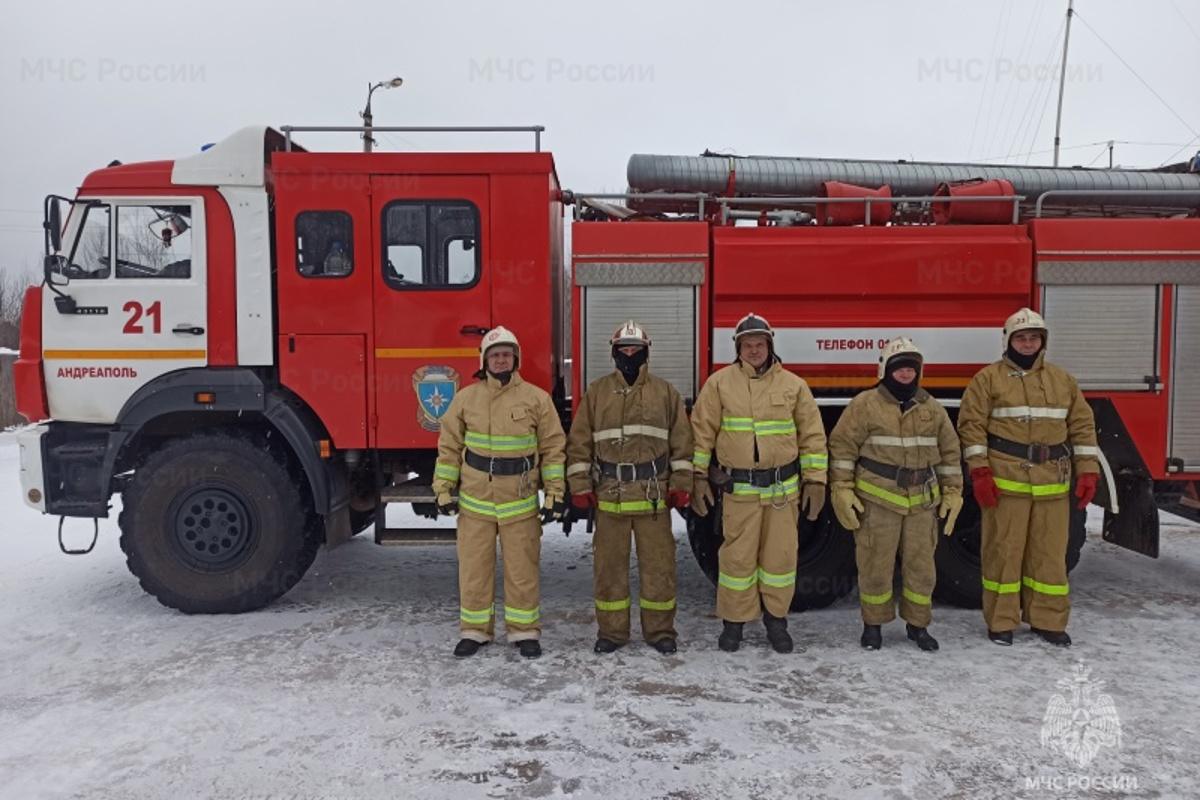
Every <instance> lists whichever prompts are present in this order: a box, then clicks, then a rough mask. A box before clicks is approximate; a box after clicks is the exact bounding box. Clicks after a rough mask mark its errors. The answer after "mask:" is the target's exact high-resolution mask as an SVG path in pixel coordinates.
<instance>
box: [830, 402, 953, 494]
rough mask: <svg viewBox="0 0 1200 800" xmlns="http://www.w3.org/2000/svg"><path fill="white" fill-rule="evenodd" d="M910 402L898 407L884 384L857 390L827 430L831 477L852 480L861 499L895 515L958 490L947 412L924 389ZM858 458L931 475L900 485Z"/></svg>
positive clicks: (838, 479)
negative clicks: (927, 477)
mask: <svg viewBox="0 0 1200 800" xmlns="http://www.w3.org/2000/svg"><path fill="white" fill-rule="evenodd" d="M913 401H914V402H913V403H912V405H910V406H909V407H908V408H907V409H905V410H903V411H901V409H900V403H899V401H898V400H896V398H895V397H894V396H893V395H892V393H891V392H889V391H888V390H887V389H886V388H885V387H883V386H878V387H876V388H875V389H873V390H869V391H865V392H861V393H859V394H858V395H856V396H855V397H854V399H853V400H851V401H850V404H849V405H847V406H846V410H845V411H843V412H842V416H841V417H840V418H839V419H838V421H837V424H836V425H835V426H834V427H833V431H832V432H831V433H830V434H829V470H830V473H829V477H830V480H831V481H833V482H834V483H839V482H844V483H847V484H849V483H853V484H854V488H855V492H856V493H857V494H858V496H859V497H860V498H862V499H863V500H865V501H868V502H871V503H876V504H878V505H882V506H884V507H886V508H888V509H890V510H892V511H895V512H898V513H900V514H912V513H917V512H919V511H922V510H924V509H929V508H933V507H935V506H936V505H937V503H938V500H939V498H940V496H941V494H942V493H943V492H950V493H954V494H961V493H962V485H963V476H962V467H961V466H960V463H959V445H958V435H957V434H955V432H954V424H953V423H952V422H950V415H949V414H947V413H946V409H944V408H942V405H941V403H939V402H938V401H936V400H934V399H933V398H932V397H930V395H929V393H928V392H926V391H925V390H924V389H917V392H916V394H915V395H913ZM862 458H869V459H871V460H873V461H877V462H879V463H881V464H890V465H891V466H895V467H905V468H907V469H913V470H920V469H928V470H931V471H932V474H931V475H930V479H929V480H928V481H925V482H922V483H920V484H917V485H915V486H914V485H909V482H908V481H905V482H904V483H905V485H900V484H899V483H897V481H896V479H895V478H886V477H884V476H882V475H879V474H878V473H876V472H873V471H871V470H870V469H868V468H867V467H865V466H864V465H863V464H862V463H861V462H860V459H862Z"/></svg>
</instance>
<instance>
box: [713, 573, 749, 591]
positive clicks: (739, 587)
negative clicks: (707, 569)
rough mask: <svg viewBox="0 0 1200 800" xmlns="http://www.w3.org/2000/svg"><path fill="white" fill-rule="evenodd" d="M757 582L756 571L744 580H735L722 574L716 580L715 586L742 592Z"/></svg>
mask: <svg viewBox="0 0 1200 800" xmlns="http://www.w3.org/2000/svg"><path fill="white" fill-rule="evenodd" d="M757 580H758V570H755V571H754V572H752V573H750V574H749V575H748V576H746V577H745V578H735V577H734V576H732V575H726V574H725V573H724V572H722V573H720V575H719V576H718V578H717V584H718V585H719V586H724V587H725V588H726V589H732V590H733V591H735V592H744V591H746V590H748V589H749V588H750V587H751V586H753V585H754V584H755V582H756V581H757Z"/></svg>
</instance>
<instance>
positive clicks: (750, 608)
mask: <svg viewBox="0 0 1200 800" xmlns="http://www.w3.org/2000/svg"><path fill="white" fill-rule="evenodd" d="M722 507H723V510H722V512H721V527H722V531H723V533H724V536H725V543H724V544H722V545H721V549H720V550H719V551H717V563H718V565H719V570H720V575H719V577H718V579H717V616H718V617H720V618H721V619H722V620H724V621H726V622H749V621H750V620H753V619H757V618H758V615H759V612H760V611H761V610H762V609H766V611H767V613H768V614H770V615H771V616H773V617H785V616H787V613H788V610H789V609H790V607H791V605H792V595H793V594H794V593H795V591H796V554H797V551H798V550H799V541H800V540H799V533H798V527H797V522H799V520H800V504H799V502H798V500H797V499H796V498H792V499H790V500H788V501H787V502H786V503H785V504H784V505H783V507H782V508H775V507H773V506H770V505H763V504H762V503H760V502H759V501H758V499H757V498H755V499H754V500H750V501H738V500H734V499H732V496H731V495H726V496H725V502H724V503H722Z"/></svg>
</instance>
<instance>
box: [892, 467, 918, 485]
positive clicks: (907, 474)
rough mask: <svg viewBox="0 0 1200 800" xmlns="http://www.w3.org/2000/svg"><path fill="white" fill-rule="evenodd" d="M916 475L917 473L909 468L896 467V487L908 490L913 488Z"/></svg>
mask: <svg viewBox="0 0 1200 800" xmlns="http://www.w3.org/2000/svg"><path fill="white" fill-rule="evenodd" d="M914 474H915V472H914V471H913V470H912V469H910V468H908V467H896V485H898V486H903V487H905V488H906V489H907V488H908V487H910V486H912V485H913V475H914Z"/></svg>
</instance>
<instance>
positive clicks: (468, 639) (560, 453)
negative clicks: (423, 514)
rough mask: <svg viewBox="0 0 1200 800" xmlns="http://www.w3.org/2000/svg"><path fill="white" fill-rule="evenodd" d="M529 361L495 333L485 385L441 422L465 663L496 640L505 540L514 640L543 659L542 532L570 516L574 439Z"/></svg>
mask: <svg viewBox="0 0 1200 800" xmlns="http://www.w3.org/2000/svg"><path fill="white" fill-rule="evenodd" d="M520 363H521V348H520V345H519V344H518V342H517V337H516V336H514V335H513V334H512V332H511V331H509V330H508V329H506V328H503V327H497V328H493V329H492V330H491V331H488V333H486V334H485V335H484V337H483V344H482V345H481V346H480V350H479V367H480V369H479V372H477V373H476V374H475V377H476V378H479V379H480V381H479V382H478V383H474V384H472V385H470V386H467V387H466V388H464V389H461V390H460V391H458V392H457V393H455V395H454V399H453V400H451V401H450V407H449V408H447V409H446V413H445V414H444V415H443V416H442V420H441V426H442V428H441V434H440V435H439V436H438V457H437V465H436V467H435V469H434V478H433V490H434V492H435V493H436V495H437V506H438V511H439V512H440V513H442V514H447V515H450V516H453V515H455V514H457V515H458V541H457V552H458V589H459V599H460V602H459V630H460V636H461V638H460V640H459V642H458V645H457V646H456V647H455V648H454V655H455V656H457V657H459V658H465V657H467V656H471V655H474V654H475V653H476V652H477V651H478V650H479V648H480V647H482V646H483V645H486V644H488V643H489V642H491V641H492V639H493V638H494V635H495V597H496V587H495V581H496V579H495V574H496V538H497V537H499V539H500V549H501V551H502V553H503V564H504V625H505V630H506V632H507V634H508V641H509V642H512V643H513V644H514V645H516V646H517V648H518V649H519V650H520V652H521V655H522V656H524V657H526V658H537V657H538V656H540V655H541V654H542V648H541V644H540V643H539V641H538V640H539V638H540V637H541V629H542V626H541V614H540V611H539V588H538V584H539V574H538V573H539V566H540V560H541V546H542V543H541V536H542V525H544V524H546V523H548V522H551V521H554V520H561V519H562V517H563V514H564V512H565V511H566V502H565V501H564V499H563V498H564V495H565V486H564V466H563V465H564V462H565V453H564V447H565V445H566V436H565V435H564V434H563V430H562V423H560V422H559V419H558V412H557V411H556V410H555V408H554V403H553V402H552V401H551V399H550V395H548V394H547V393H546V392H545V391H543V390H542V389H539V388H538V387H536V386H534V385H533V384H530V383H526V382H525V381H523V380H521V374H520V373H519V372H518V371H517V369H518V367H520ZM539 486H540V487H541V488H542V489H543V490H544V493H545V502H544V503H543V504H542V506H541V509H540V512H539V504H538V488H539ZM455 488H457V489H458V499H457V500H455V499H454V497H453V495H452V492H453V491H454V490H455Z"/></svg>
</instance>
